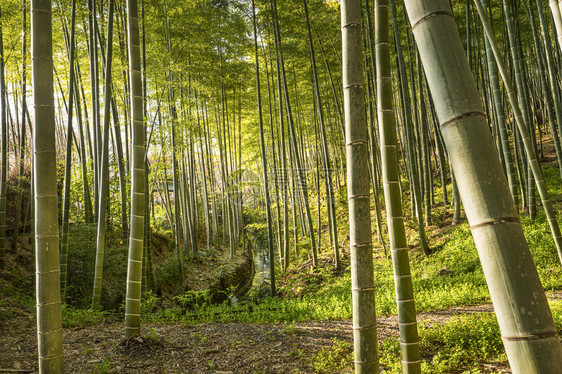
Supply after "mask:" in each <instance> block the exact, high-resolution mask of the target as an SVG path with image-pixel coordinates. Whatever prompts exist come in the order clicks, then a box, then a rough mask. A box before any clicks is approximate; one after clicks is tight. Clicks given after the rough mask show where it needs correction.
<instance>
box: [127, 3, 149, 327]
mask: <svg viewBox="0 0 562 374" xmlns="http://www.w3.org/2000/svg"><path fill="white" fill-rule="evenodd" d="M127 18H128V35H129V75H130V82H131V121H132V136H131V139H132V157H131V167H132V169H131V181H132V183H131V223H130V230H131V231H130V236H129V262H128V266H127V294H126V301H125V335H126V336H127V337H128V338H130V337H133V336H138V335H140V300H141V289H142V287H141V276H142V256H143V239H144V194H145V193H146V192H145V185H144V154H145V146H144V114H143V97H142V77H141V59H140V40H139V39H140V36H139V19H138V4H137V0H127Z"/></svg>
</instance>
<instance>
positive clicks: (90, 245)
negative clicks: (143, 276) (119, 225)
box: [66, 223, 127, 309]
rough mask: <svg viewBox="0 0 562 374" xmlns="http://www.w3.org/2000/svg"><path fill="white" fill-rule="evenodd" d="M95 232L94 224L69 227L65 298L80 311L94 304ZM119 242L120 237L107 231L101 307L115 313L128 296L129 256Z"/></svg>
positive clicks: (117, 233)
mask: <svg viewBox="0 0 562 374" xmlns="http://www.w3.org/2000/svg"><path fill="white" fill-rule="evenodd" d="M96 230H97V226H96V225H95V224H85V223H74V224H72V225H71V226H70V234H69V244H68V247H69V251H68V286H67V292H66V294H67V298H68V299H70V300H72V301H73V303H74V304H76V305H77V306H79V307H87V306H89V305H90V302H91V297H92V289H93V283H94V266H92V264H94V263H95V255H96ZM120 242H121V237H120V233H119V232H118V231H115V230H111V229H109V228H108V232H107V235H106V246H105V255H104V268H103V270H104V272H103V278H104V279H103V283H102V305H103V307H104V308H106V309H115V308H116V307H117V306H118V305H120V303H121V301H122V300H123V299H124V295H125V278H126V275H127V256H126V249H125V248H124V247H123V246H122V245H121V244H120Z"/></svg>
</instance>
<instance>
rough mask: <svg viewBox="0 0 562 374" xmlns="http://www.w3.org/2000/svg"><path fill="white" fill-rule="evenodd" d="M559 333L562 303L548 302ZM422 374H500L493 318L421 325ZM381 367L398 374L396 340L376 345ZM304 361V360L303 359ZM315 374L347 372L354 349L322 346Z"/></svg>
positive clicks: (502, 358)
mask: <svg viewBox="0 0 562 374" xmlns="http://www.w3.org/2000/svg"><path fill="white" fill-rule="evenodd" d="M550 308H551V310H552V314H553V317H554V321H555V324H556V327H557V329H558V331H559V333H560V332H561V331H562V302H561V301H554V302H551V303H550ZM419 334H420V353H421V357H422V372H424V373H428V374H446V373H466V374H468V373H472V374H476V373H501V372H504V371H503V370H502V369H505V368H507V367H508V362H507V356H506V354H505V350H504V348H503V344H502V340H501V335H500V330H499V326H498V323H497V321H496V317H495V315H494V314H491V313H476V314H473V315H459V316H454V317H451V318H450V319H449V320H448V321H446V322H444V323H425V324H420V329H419ZM379 356H380V364H381V368H382V369H383V370H384V372H385V373H392V374H400V373H401V372H402V371H401V367H400V344H399V341H398V339H396V338H387V339H385V340H383V341H382V342H381V343H379ZM303 360H305V361H306V357H303ZM311 362H312V363H313V366H314V368H315V372H316V373H318V374H322V373H336V372H338V373H347V372H350V373H351V372H352V368H353V346H352V344H351V343H349V342H345V341H340V340H337V339H336V340H334V341H333V344H332V345H330V346H326V347H323V348H322V349H321V350H320V351H319V352H318V353H317V354H315V355H313V360H311Z"/></svg>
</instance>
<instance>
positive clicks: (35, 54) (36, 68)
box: [31, 0, 64, 374]
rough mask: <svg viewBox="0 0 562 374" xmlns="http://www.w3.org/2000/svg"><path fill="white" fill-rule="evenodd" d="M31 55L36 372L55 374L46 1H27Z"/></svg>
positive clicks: (60, 365) (54, 218) (54, 213)
mask: <svg viewBox="0 0 562 374" xmlns="http://www.w3.org/2000/svg"><path fill="white" fill-rule="evenodd" d="M31 56H32V59H31V61H32V63H31V69H32V80H33V104H34V119H35V128H34V132H33V151H34V158H33V170H34V189H35V251H36V252H35V267H36V299H37V338H38V351H39V352H38V353H39V354H38V356H39V373H42V374H43V373H44V374H47V373H49V374H50V373H53V374H59V373H63V371H64V362H63V351H62V316H61V305H60V267H59V233H58V229H59V228H58V209H57V180H56V175H57V173H56V150H55V149H56V148H55V111H54V91H53V58H52V56H53V55H52V15H51V1H50V0H32V2H31Z"/></svg>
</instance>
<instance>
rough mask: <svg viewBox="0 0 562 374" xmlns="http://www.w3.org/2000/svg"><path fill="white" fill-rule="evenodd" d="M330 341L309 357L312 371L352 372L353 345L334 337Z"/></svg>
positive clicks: (326, 372) (318, 373)
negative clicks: (329, 344)
mask: <svg viewBox="0 0 562 374" xmlns="http://www.w3.org/2000/svg"><path fill="white" fill-rule="evenodd" d="M332 343H333V344H332V345H331V346H328V347H322V349H321V350H320V352H318V353H316V354H313V355H312V356H311V357H310V359H309V360H310V363H311V364H312V366H313V367H314V372H315V373H317V374H331V373H352V372H353V370H352V368H353V345H352V344H351V343H349V342H347V341H343V340H339V339H335V338H334V339H333V340H332ZM344 370H345V371H344Z"/></svg>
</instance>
